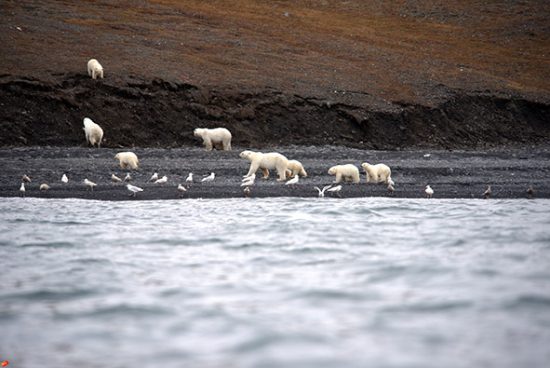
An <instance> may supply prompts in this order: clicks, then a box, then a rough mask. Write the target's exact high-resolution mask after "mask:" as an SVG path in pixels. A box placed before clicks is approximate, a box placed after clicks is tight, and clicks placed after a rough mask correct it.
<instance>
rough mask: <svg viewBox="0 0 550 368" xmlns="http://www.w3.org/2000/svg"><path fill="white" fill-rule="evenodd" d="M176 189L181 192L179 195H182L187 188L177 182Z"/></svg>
mask: <svg viewBox="0 0 550 368" xmlns="http://www.w3.org/2000/svg"><path fill="white" fill-rule="evenodd" d="M178 191H179V192H180V193H181V194H180V196H181V195H183V193H185V192H187V189H186V188H185V187H184V186H183V185H181V184H178Z"/></svg>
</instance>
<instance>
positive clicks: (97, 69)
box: [88, 59, 103, 79]
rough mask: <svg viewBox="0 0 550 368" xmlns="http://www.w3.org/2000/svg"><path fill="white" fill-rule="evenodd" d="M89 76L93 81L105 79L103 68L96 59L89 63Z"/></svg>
mask: <svg viewBox="0 0 550 368" xmlns="http://www.w3.org/2000/svg"><path fill="white" fill-rule="evenodd" d="M88 75H89V76H90V77H92V79H96V78H97V77H99V78H103V67H102V66H101V64H100V63H99V61H97V60H96V59H90V60H89V61H88Z"/></svg>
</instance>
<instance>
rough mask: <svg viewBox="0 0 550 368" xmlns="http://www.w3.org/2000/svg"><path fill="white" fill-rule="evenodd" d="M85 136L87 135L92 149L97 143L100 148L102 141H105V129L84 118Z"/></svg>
mask: <svg viewBox="0 0 550 368" xmlns="http://www.w3.org/2000/svg"><path fill="white" fill-rule="evenodd" d="M84 134H85V135H86V141H87V142H88V143H89V144H91V145H92V147H93V146H95V144H96V143H97V148H100V146H101V140H102V139H103V129H101V127H100V126H99V125H97V124H96V123H94V122H93V121H92V119H90V118H84Z"/></svg>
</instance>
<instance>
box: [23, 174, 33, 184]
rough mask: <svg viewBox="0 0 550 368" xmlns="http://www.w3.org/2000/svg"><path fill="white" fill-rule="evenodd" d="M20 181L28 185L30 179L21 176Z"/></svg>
mask: <svg viewBox="0 0 550 368" xmlns="http://www.w3.org/2000/svg"><path fill="white" fill-rule="evenodd" d="M21 180H22V181H23V182H24V183H30V182H31V178H29V177H28V176H27V175H23V177H22V178H21Z"/></svg>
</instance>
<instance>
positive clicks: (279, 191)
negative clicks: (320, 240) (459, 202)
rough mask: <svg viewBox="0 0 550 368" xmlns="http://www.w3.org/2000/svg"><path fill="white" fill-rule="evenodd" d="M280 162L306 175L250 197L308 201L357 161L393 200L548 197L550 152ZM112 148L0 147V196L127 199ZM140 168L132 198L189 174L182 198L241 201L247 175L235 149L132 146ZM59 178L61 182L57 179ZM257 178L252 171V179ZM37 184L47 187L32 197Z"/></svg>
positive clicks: (291, 150) (265, 185) (259, 188)
mask: <svg viewBox="0 0 550 368" xmlns="http://www.w3.org/2000/svg"><path fill="white" fill-rule="evenodd" d="M277 150H278V151H280V152H281V153H283V154H285V155H286V156H287V157H289V158H292V159H297V160H300V161H301V162H302V163H303V164H304V166H305V168H306V170H307V173H308V177H307V178H304V179H301V180H300V182H299V183H298V184H297V185H295V186H290V185H284V184H282V183H278V182H277V181H276V180H275V177H274V176H275V175H274V173H271V177H270V178H269V179H268V180H262V179H257V180H256V184H255V185H254V186H253V187H251V190H252V193H251V196H252V197H277V196H292V197H316V196H317V191H316V190H315V189H314V186H320V187H322V186H323V185H327V184H330V183H331V182H332V181H333V180H334V177H332V176H329V175H328V174H327V170H328V168H329V167H330V166H333V165H336V164H345V163H353V164H355V165H357V166H358V167H359V166H360V164H361V163H362V162H365V161H367V162H370V163H379V162H384V163H386V164H388V165H389V166H390V167H391V168H392V178H393V180H394V181H395V183H396V185H395V193H394V195H393V196H394V197H396V198H418V197H423V196H424V186H425V185H426V184H430V185H431V186H432V187H433V189H434V191H435V195H434V197H435V198H481V197H482V193H483V192H484V191H485V189H486V188H487V185H491V186H492V191H493V197H494V198H526V197H527V193H526V190H527V188H528V187H529V186H531V185H532V186H533V188H534V190H535V195H534V196H535V197H536V198H550V149H546V148H537V149H531V150H507V151H502V150H492V151H484V152H465V151H457V152H450V151H430V150H422V151H401V152H395V151H393V152H390V151H368V150H358V149H353V148H344V147H334V146H322V147H311V146H310V147H305V146H300V147H297V146H292V147H282V148H279V149H277ZM118 151H120V150H114V149H103V148H102V149H91V148H61V147H30V148H13V149H0V167H2V176H0V197H12V196H21V194H20V192H19V187H20V185H21V177H22V175H24V174H26V175H28V176H30V177H31V179H32V182H31V183H28V184H26V196H27V197H31V196H32V197H42V198H69V197H75V198H87V199H104V200H134V199H131V198H129V197H128V195H129V192H128V191H127V189H126V187H125V185H124V184H122V183H112V182H111V180H110V177H111V174H113V173H115V174H118V175H119V176H121V177H124V175H125V173H124V172H123V171H122V170H120V168H119V167H118V161H116V160H115V159H114V155H115V154H116V152H118ZM134 152H135V153H136V154H137V155H138V156H139V158H140V161H141V167H140V169H139V170H138V171H134V172H132V173H131V175H132V177H133V180H132V182H131V183H132V184H134V185H137V186H140V187H142V188H143V189H144V191H143V192H142V193H139V194H138V196H137V199H176V198H179V197H180V194H179V193H178V191H177V189H176V188H177V185H178V184H179V183H184V180H185V178H186V177H187V175H188V173H189V172H193V173H194V174H195V182H194V183H193V185H192V186H191V187H190V188H189V189H188V191H187V192H186V193H185V194H184V195H183V196H182V198H229V197H243V196H244V194H243V188H242V187H241V186H240V184H241V180H242V176H243V175H244V174H246V172H247V171H248V162H247V161H245V160H242V159H240V158H239V157H238V153H239V152H240V149H239V148H238V147H237V148H236V149H234V150H233V151H229V152H223V151H213V152H206V151H204V150H203V149H199V148H190V149H181V148H178V149H154V148H137V149H135V150H134ZM153 172H158V174H159V175H160V176H163V175H167V176H168V182H167V183H166V184H164V185H162V186H161V185H158V184H153V183H150V182H149V178H150V177H151V175H152V174H153ZM210 172H214V173H215V174H216V179H215V180H214V182H213V183H206V184H201V183H200V182H199V181H200V179H201V178H202V177H203V176H205V175H207V174H209V173H210ZM63 173H66V174H67V176H68V177H69V183H68V184H63V183H61V181H60V178H61V176H62V175H63ZM258 174H259V173H258ZM84 178H87V179H89V180H92V181H94V182H96V183H97V184H98V186H97V188H96V189H95V191H94V192H93V193H91V192H88V191H87V190H86V188H85V186H84V184H83V180H84ZM41 183H48V184H49V185H50V186H51V189H50V190H49V191H47V192H40V191H39V189H38V188H39V186H40V184H41ZM341 195H342V197H344V198H349V197H364V196H367V197H368V196H388V193H387V191H386V186H385V185H384V184H378V185H375V184H368V185H367V184H365V177H364V174H362V176H361V183H360V184H345V185H344V186H343V189H342V191H341Z"/></svg>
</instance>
